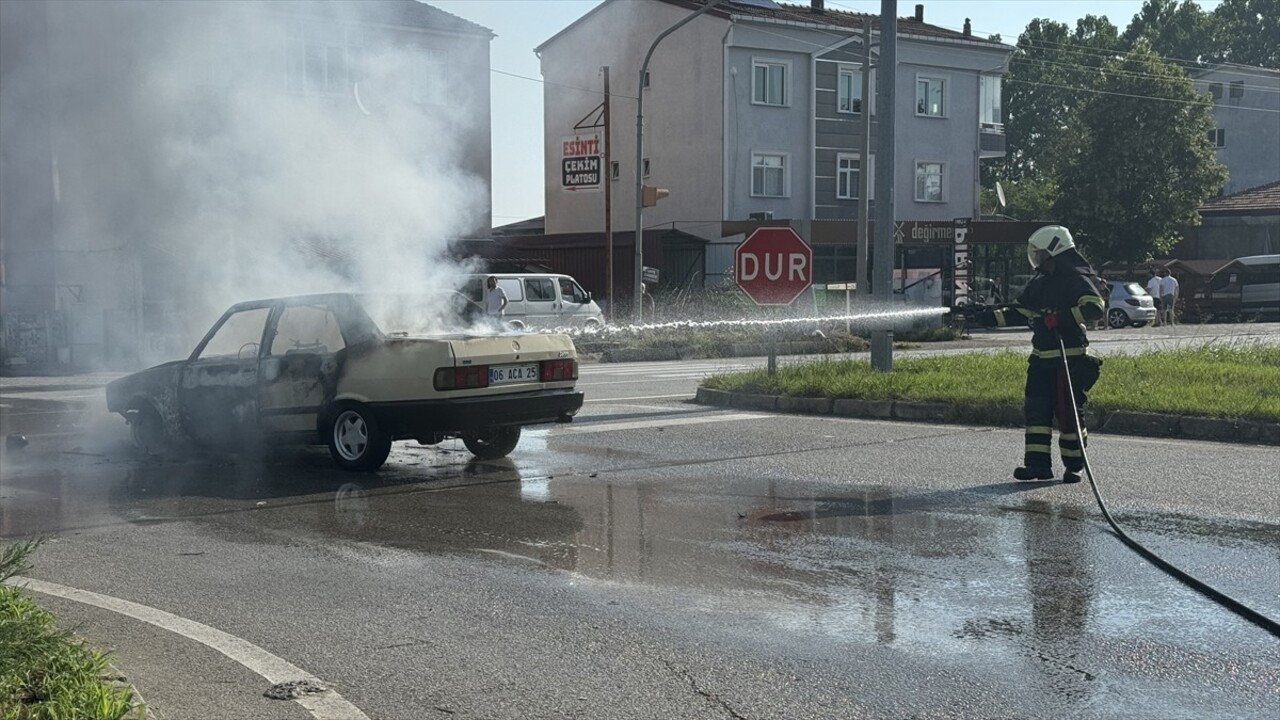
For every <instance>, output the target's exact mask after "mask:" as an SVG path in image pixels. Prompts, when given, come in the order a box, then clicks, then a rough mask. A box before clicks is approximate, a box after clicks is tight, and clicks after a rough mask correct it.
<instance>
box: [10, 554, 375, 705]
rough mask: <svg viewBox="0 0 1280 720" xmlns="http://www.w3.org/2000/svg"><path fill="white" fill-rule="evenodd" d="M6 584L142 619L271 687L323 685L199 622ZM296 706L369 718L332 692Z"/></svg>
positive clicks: (74, 591) (82, 593)
mask: <svg viewBox="0 0 1280 720" xmlns="http://www.w3.org/2000/svg"><path fill="white" fill-rule="evenodd" d="M7 582H8V584H9V585H13V586H15V587H25V588H26V589H28V590H33V591H35V592H38V593H44V594H45V595H53V596H54V597H60V598H63V599H65V600H74V601H75V602H80V603H84V604H86V605H93V606H94V607H100V608H102V609H104V610H110V611H112V612H116V613H120V614H121V615H127V616H129V617H131V618H133V619H135V620H141V621H142V622H145V623H150V624H152V625H155V626H156V627H159V628H164V629H165V630H168V631H170V632H174V633H177V634H179V635H181V636H183V637H185V638H187V639H189V640H195V641H196V642H198V643H201V644H203V645H207V646H208V647H211V648H213V649H214V650H217V651H218V652H220V653H222V654H223V655H226V656H227V657H229V658H231V659H232V660H235V661H236V662H238V663H240V664H241V665H243V666H245V667H246V668H248V669H250V670H252V671H253V672H255V673H257V674H259V675H261V676H262V677H264V678H266V680H267V682H269V683H271V684H272V685H274V684H276V683H282V682H288V681H290V680H313V681H315V682H320V683H323V682H324V681H323V680H321V679H320V678H318V677H316V676H314V675H312V674H311V673H309V672H306V671H304V670H303V669H302V668H300V667H298V666H297V665H294V664H293V663H291V662H289V661H288V660H285V659H284V658H282V657H279V656H276V655H272V654H271V653H269V652H267V651H266V650H263V649H262V648H260V647H258V646H257V645H254V644H253V643H251V642H249V641H248V640H244V639H242V638H238V637H236V636H235V635H231V634H230V633H225V632H223V631H221V630H218V629H217V628H213V627H209V626H208V625H205V624H203V623H198V622H196V621H195V620H188V619H187V618H184V617H179V616H177V615H174V614H172V613H167V612H165V611H164V610H159V609H156V608H153V607H149V606H147V605H140V604H138V603H135V602H130V601H128V600H122V599H120V598H117V597H112V596H110V595H101V594H99V593H96V592H90V591H88V590H80V589H78V588H73V587H67V586H66V585H58V584H57V583H51V582H45V581H43V580H35V579H32V578H26V577H21V576H14V577H12V578H10V579H9V580H8V581H7ZM297 703H298V704H299V705H301V706H302V707H304V708H306V709H307V711H308V712H310V713H311V716H312V717H314V718H316V720H369V716H368V715H365V714H364V713H363V712H362V711H361V710H360V708H358V707H356V706H355V705H352V704H351V703H349V702H347V700H345V699H344V698H343V697H342V696H341V695H339V694H338V693H337V692H336V691H334V690H329V691H328V692H324V693H319V694H316V695H303V696H301V697H299V698H297Z"/></svg>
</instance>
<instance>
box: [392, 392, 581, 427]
mask: <svg viewBox="0 0 1280 720" xmlns="http://www.w3.org/2000/svg"><path fill="white" fill-rule="evenodd" d="M370 407H372V408H373V409H374V412H376V413H377V414H378V421H379V422H381V423H383V424H384V428H385V429H387V430H389V431H390V432H391V433H392V434H393V435H394V436H395V437H422V436H424V435H429V434H434V433H454V432H459V431H463V430H479V429H481V428H487V427H495V426H502V425H540V424H543V423H555V422H569V421H570V420H572V419H573V416H574V415H575V414H576V413H577V412H578V410H580V409H581V408H582V393H581V392H579V391H577V390H540V391H537V392H531V393H520V394H516V395H495V396H492V397H476V398H455V399H449V400H408V401H404V402H384V403H371V404H370Z"/></svg>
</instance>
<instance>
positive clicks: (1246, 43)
mask: <svg viewBox="0 0 1280 720" xmlns="http://www.w3.org/2000/svg"><path fill="white" fill-rule="evenodd" d="M1213 19H1214V21H1215V22H1216V24H1217V26H1218V32H1217V37H1218V38H1219V44H1218V47H1217V49H1216V51H1215V52H1214V53H1213V57H1212V60H1214V61H1215V62H1232V63H1236V64H1238V65H1254V66H1258V67H1267V68H1273V69H1275V68H1280V40H1277V39H1276V38H1280V0H1223V1H1222V4H1220V5H1218V7H1216V8H1214V9H1213Z"/></svg>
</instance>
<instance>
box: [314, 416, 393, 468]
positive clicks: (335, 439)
mask: <svg viewBox="0 0 1280 720" xmlns="http://www.w3.org/2000/svg"><path fill="white" fill-rule="evenodd" d="M330 417H331V418H332V419H331V420H330V421H329V431H328V433H327V435H328V440H329V455H331V456H332V457H333V461H334V462H335V463H337V464H338V467H340V468H342V469H343V470H377V469H378V468H380V467H382V464H383V463H384V462H386V461H387V455H389V454H390V453H391V436H390V435H388V434H386V433H384V432H383V431H382V429H381V428H380V427H379V426H378V418H377V417H376V416H374V414H373V411H371V410H370V409H369V408H367V407H365V406H364V405H360V404H357V403H343V404H340V405H338V406H336V407H335V408H334V409H333V412H332V413H330Z"/></svg>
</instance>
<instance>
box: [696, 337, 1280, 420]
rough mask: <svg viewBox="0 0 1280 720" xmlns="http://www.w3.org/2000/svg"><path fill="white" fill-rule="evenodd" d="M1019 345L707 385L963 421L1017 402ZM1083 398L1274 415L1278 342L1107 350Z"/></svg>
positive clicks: (760, 373) (1209, 413)
mask: <svg viewBox="0 0 1280 720" xmlns="http://www.w3.org/2000/svg"><path fill="white" fill-rule="evenodd" d="M1026 366H1027V358H1026V355H1025V354H1024V353H1018V352H1012V351H1009V352H1002V353H994V354H987V353H968V354H963V355H948V356H943V357H927V358H902V359H898V360H895V361H894V364H893V371H892V372H888V373H884V372H878V371H876V370H873V369H872V368H871V365H870V363H869V362H868V361H866V360H827V359H824V360H819V361H816V362H812V363H803V364H795V365H785V366H782V367H779V368H778V371H777V374H776V375H774V376H773V377H770V376H769V374H768V373H767V372H766V371H765V370H753V371H749V372H743V373H733V374H728V375H716V376H713V377H710V378H707V380H706V381H705V382H704V385H705V386H706V387H709V388H714V389H718V390H730V391H735V392H745V393H757V394H771V395H789V396H795V397H824V396H829V397H836V398H855V399H860V400H914V401H926V402H947V403H953V404H955V405H956V406H957V407H958V408H959V409H960V410H961V413H960V417H961V418H962V419H963V420H966V421H980V420H982V419H984V418H986V419H990V418H993V417H1004V416H1007V412H1006V413H1001V409H1007V408H1020V407H1021V404H1022V392H1023V382H1024V378H1025V375H1026ZM1090 407H1091V408H1093V409H1094V410H1099V411H1103V412H1109V411H1114V410H1129V411H1135V412H1153V413H1169V414H1175V415H1192V416H1197V417H1219V418H1231V419H1240V420H1261V421H1265V422H1280V347H1265V346H1214V345H1211V346H1207V347H1202V348H1191V349H1180V350H1167V351H1160V352H1154V353H1146V354H1142V355H1109V356H1107V357H1106V359H1105V361H1104V362H1103V366H1102V379H1101V380H1100V381H1099V383H1098V385H1097V386H1096V387H1094V389H1093V392H1092V393H1091V394H1090Z"/></svg>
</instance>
